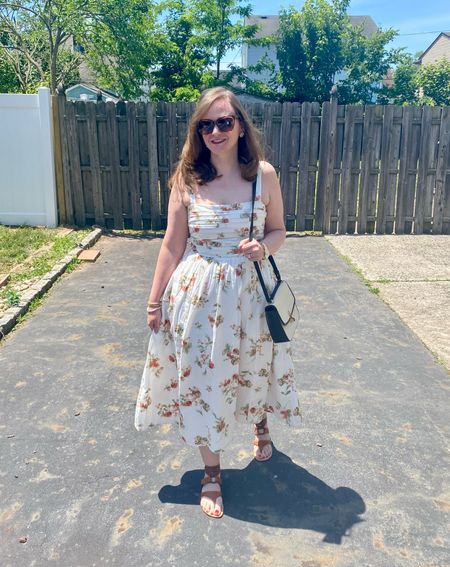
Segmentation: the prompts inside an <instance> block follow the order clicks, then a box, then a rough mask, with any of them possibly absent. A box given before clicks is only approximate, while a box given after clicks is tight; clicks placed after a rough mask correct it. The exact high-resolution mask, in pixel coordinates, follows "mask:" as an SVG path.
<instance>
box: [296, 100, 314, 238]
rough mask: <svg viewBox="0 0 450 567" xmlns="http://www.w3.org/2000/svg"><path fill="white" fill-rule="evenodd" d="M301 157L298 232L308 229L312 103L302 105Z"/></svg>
mask: <svg viewBox="0 0 450 567" xmlns="http://www.w3.org/2000/svg"><path fill="white" fill-rule="evenodd" d="M301 109H302V115H301V116H302V117H301V132H300V134H301V136H300V156H299V179H298V207H297V226H296V230H298V231H303V230H305V227H306V213H307V201H308V184H309V183H308V182H309V154H310V136H311V103H310V102H304V103H303V104H302V107H301Z"/></svg>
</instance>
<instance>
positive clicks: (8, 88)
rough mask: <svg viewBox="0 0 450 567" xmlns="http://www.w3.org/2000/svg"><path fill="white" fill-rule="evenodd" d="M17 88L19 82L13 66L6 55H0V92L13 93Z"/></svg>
mask: <svg viewBox="0 0 450 567" xmlns="http://www.w3.org/2000/svg"><path fill="white" fill-rule="evenodd" d="M0 55H1V53H0ZM19 90H20V84H19V81H18V80H17V77H16V74H15V73H14V68H13V66H12V65H11V63H10V62H9V61H8V60H7V59H6V57H0V93H15V92H18V91H19Z"/></svg>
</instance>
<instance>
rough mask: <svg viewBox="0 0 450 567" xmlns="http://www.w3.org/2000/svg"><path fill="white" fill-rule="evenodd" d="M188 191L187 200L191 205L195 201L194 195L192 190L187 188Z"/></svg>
mask: <svg viewBox="0 0 450 567" xmlns="http://www.w3.org/2000/svg"><path fill="white" fill-rule="evenodd" d="M188 193H189V202H190V203H191V205H193V204H194V203H195V195H194V192H193V191H191V190H189V191H188Z"/></svg>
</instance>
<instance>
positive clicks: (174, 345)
mask: <svg viewBox="0 0 450 567" xmlns="http://www.w3.org/2000/svg"><path fill="white" fill-rule="evenodd" d="M261 160H262V150H261V146H260V144H259V137H258V132H257V130H256V129H255V128H254V126H253V125H252V123H251V121H250V120H249V118H248V116H247V114H246V112H245V110H244V108H243V107H242V105H241V104H240V102H239V100H238V99H237V98H236V97H235V95H234V94H233V93H231V92H230V91H228V90H226V89H224V88H221V87H217V88H213V89H208V90H207V91H205V92H204V93H203V95H202V96H201V98H200V101H199V103H198V105H197V109H196V111H195V112H194V114H193V116H192V119H191V121H190V124H189V130H188V135H187V139H186V143H185V145H184V147H183V150H182V154H181V160H180V162H179V164H178V166H177V168H176V170H175V172H174V174H173V176H172V178H171V180H170V187H171V194H170V199H169V208H168V223H167V231H166V234H165V237H164V240H163V242H162V246H161V250H160V253H159V257H158V261H157V264H156V269H155V275H154V279H153V284H152V288H151V291H150V297H149V302H148V307H147V314H148V317H147V322H148V326H149V327H150V329H151V330H152V331H153V333H152V334H151V337H150V342H149V349H148V356H147V361H146V365H145V368H144V373H143V376H142V382H141V387H140V391H139V395H138V399H137V404H136V416H135V427H136V429H138V430H143V429H146V428H147V427H148V426H149V425H156V424H161V423H167V422H168V421H175V422H177V423H178V424H179V427H180V433H181V436H182V439H183V440H184V441H185V442H186V443H188V444H189V445H193V446H197V447H199V449H200V454H201V457H202V459H203V462H204V465H205V476H204V478H203V480H202V486H203V488H202V494H201V501H200V504H201V507H202V510H203V511H204V512H205V513H206V514H207V515H208V516H211V517H216V518H217V517H221V516H222V515H223V502H222V497H221V490H220V485H221V478H220V453H221V451H223V450H224V449H225V447H226V446H227V444H228V443H229V441H230V439H231V433H232V431H233V429H234V427H235V424H236V422H242V423H251V424H254V427H255V429H254V433H255V439H254V456H255V459H256V460H258V461H266V460H268V459H270V457H271V456H272V442H271V440H270V435H269V429H268V427H267V416H266V413H267V412H270V413H273V414H275V415H276V416H277V417H279V418H281V419H283V421H285V422H286V423H288V424H289V425H294V424H297V423H298V421H299V416H300V412H299V407H298V399H297V394H296V390H295V385H294V380H293V377H294V373H293V364H292V359H291V349H290V346H289V343H282V344H274V343H273V342H272V340H271V337H270V333H269V332H268V329H267V324H266V321H265V316H264V307H265V299H264V296H263V292H262V289H261V284H260V282H259V280H258V277H257V274H256V271H255V267H254V264H253V262H254V261H259V262H260V263H261V264H260V265H261V270H262V273H263V277H264V281H265V282H266V283H268V284H269V289H271V288H272V286H273V283H274V281H275V276H274V275H273V273H272V271H271V267H270V264H269V262H266V258H267V256H268V255H269V254H273V253H274V252H276V251H277V250H278V249H279V248H280V247H281V245H282V244H283V242H284V240H285V234H286V231H285V227H284V220H283V203H282V198H281V191H280V186H279V183H278V179H277V176H276V173H275V170H274V168H273V167H272V166H271V165H270V164H268V163H266V162H263V161H261ZM255 179H256V199H255V205H254V214H253V218H254V238H253V239H252V240H249V239H248V234H249V228H250V216H251V210H252V182H253V181H254V180H255Z"/></svg>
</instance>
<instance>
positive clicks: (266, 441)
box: [253, 439, 272, 448]
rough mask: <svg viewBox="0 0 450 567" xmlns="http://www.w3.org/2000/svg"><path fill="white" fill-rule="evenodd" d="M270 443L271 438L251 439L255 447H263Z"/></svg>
mask: <svg viewBox="0 0 450 567" xmlns="http://www.w3.org/2000/svg"><path fill="white" fill-rule="evenodd" d="M271 444H272V439H255V440H254V441H253V445H255V446H256V447H259V448H261V447H265V446H266V445H271Z"/></svg>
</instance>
